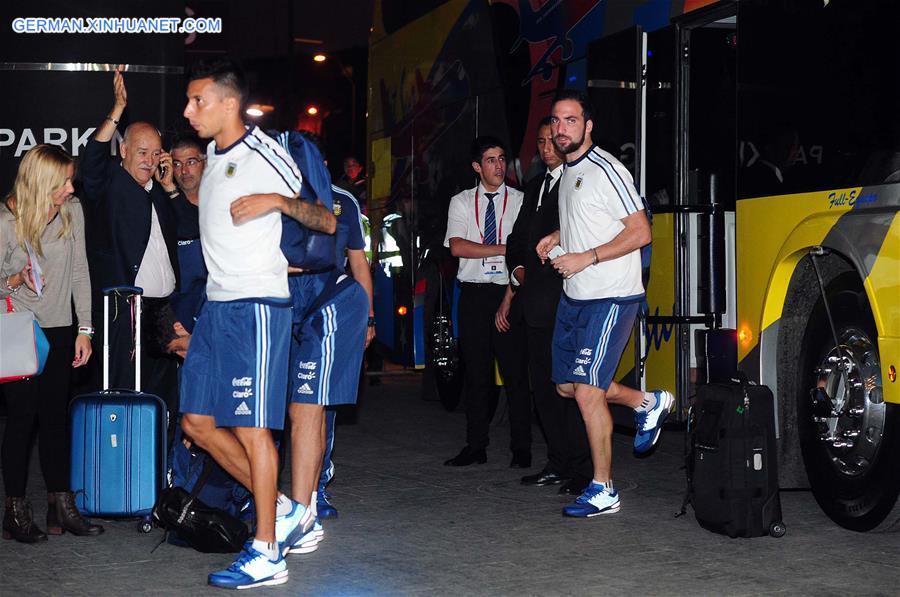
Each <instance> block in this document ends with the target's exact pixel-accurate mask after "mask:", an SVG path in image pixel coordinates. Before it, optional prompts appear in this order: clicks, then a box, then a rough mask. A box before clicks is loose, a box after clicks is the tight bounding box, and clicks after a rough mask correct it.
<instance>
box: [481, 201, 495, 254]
mask: <svg viewBox="0 0 900 597" xmlns="http://www.w3.org/2000/svg"><path fill="white" fill-rule="evenodd" d="M484 196H485V197H486V198H487V200H488V204H487V208H486V210H485V213H484V244H486V245H496V244H497V213H496V212H495V211H494V197H496V196H497V193H485V194H484Z"/></svg>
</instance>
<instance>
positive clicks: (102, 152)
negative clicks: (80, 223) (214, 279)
mask: <svg viewBox="0 0 900 597" xmlns="http://www.w3.org/2000/svg"><path fill="white" fill-rule="evenodd" d="M81 174H82V181H83V183H84V193H83V197H82V202H83V204H84V207H85V231H86V240H87V254H88V264H89V266H90V270H91V285H92V286H93V288H94V291H95V292H99V290H100V289H102V288H105V287H108V286H122V285H127V286H133V285H134V280H135V278H136V277H137V273H138V269H139V268H140V267H141V261H142V260H143V258H144V252H145V251H146V250H147V242H148V241H149V240H150V222H151V212H150V206H151V205H153V206H154V207H155V208H156V215H157V217H158V218H159V226H160V228H161V229H162V234H163V238H164V239H165V242H166V249H167V251H168V253H169V261H170V262H171V263H172V268H173V269H174V270H175V286H176V288H177V287H178V279H179V271H178V253H177V251H178V227H177V222H176V216H175V210H174V208H173V206H172V199H170V198H169V196H168V195H167V194H166V192H165V191H163V189H162V186H161V185H160V184H159V183H157V182H155V181H154V183H153V188H152V189H150V192H149V193H148V192H147V191H145V190H144V188H143V187H142V186H141V185H140V184H138V182H137V181H136V180H134V178H132V177H131V175H130V174H129V173H128V172H126V171H125V169H124V168H122V166H121V164H120V163H119V161H118V160H115V159H111V158H110V156H109V144H108V143H100V142H98V141H96V140H94V139H91V140H89V141H88V143H87V145H86V146H85V148H84V154H83V155H82V158H81Z"/></svg>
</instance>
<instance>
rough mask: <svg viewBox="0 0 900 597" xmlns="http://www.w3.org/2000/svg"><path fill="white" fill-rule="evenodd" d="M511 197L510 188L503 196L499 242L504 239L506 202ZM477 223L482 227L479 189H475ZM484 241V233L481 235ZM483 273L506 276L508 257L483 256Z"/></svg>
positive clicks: (498, 230) (498, 231)
mask: <svg viewBox="0 0 900 597" xmlns="http://www.w3.org/2000/svg"><path fill="white" fill-rule="evenodd" d="M508 199H509V189H506V193H505V194H504V196H503V211H502V212H500V219H499V221H498V224H499V226H498V229H497V242H498V243H499V242H500V241H501V240H502V239H503V216H504V215H506V202H507V200H508ZM475 224H476V226H478V227H479V230H480V229H481V223H480V222H479V221H478V189H477V188H476V189H475ZM481 239H482V241H484V234H482V236H481ZM481 273H482V274H483V275H485V276H505V275H506V257H505V256H503V255H494V256H492V257H483V258H482V259H481Z"/></svg>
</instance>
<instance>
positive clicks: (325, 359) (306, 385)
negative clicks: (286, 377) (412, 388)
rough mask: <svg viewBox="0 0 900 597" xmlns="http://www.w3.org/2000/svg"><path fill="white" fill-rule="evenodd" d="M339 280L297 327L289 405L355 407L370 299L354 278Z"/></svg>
mask: <svg viewBox="0 0 900 597" xmlns="http://www.w3.org/2000/svg"><path fill="white" fill-rule="evenodd" d="M340 280H341V281H339V282H337V284H335V283H334V281H331V282H329V285H328V287H326V288H325V289H324V291H323V292H324V293H325V295H324V296H322V297H320V299H319V300H318V301H317V302H318V305H316V306H315V307H314V309H313V310H312V311H311V312H310V313H309V314H308V315H307V316H306V317H305V318H304V320H303V321H302V322H301V323H300V324H297V325H295V326H294V334H293V338H292V340H291V368H290V375H291V382H290V387H291V402H296V403H299V404H320V405H322V406H333V405H338V404H356V393H357V391H358V389H359V372H360V366H361V365H362V356H363V351H364V350H365V345H366V322H367V320H368V313H369V298H368V296H367V295H366V291H365V290H364V289H363V287H362V286H360V285H359V284H358V283H357V282H355V281H354V280H353V279H352V278H348V277H347V276H346V275H344V276H342V278H340ZM323 299H324V300H323Z"/></svg>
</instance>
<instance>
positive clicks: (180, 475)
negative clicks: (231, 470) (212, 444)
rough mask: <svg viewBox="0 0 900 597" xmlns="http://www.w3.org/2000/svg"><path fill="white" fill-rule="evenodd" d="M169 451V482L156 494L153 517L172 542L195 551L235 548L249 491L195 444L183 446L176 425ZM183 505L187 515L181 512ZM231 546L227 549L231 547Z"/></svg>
mask: <svg viewBox="0 0 900 597" xmlns="http://www.w3.org/2000/svg"><path fill="white" fill-rule="evenodd" d="M175 429H176V431H175V436H174V438H173V441H172V447H171V449H170V451H169V476H170V479H169V487H167V488H166V489H164V490H163V491H162V493H161V494H160V497H159V500H158V501H157V504H156V506H154V509H153V517H154V519H156V521H157V522H158V523H159V525H160V526H162V527H165V528H166V529H167V530H168V531H169V532H168V536H167V537H166V540H167V541H168V542H169V543H171V544H172V545H178V546H181V547H193V548H194V549H196V550H198V551H201V552H212V553H224V552H232V551H234V552H237V551H240V549H241V547H242V546H243V543H244V541H245V540H246V537H247V535H246V534H243V535H242V533H241V527H243V528H245V529H246V528H247V526H248V525H249V524H251V523H252V522H253V520H254V518H255V510H254V507H253V496H252V495H251V493H250V492H249V491H248V490H247V489H246V488H245V487H244V486H243V485H241V484H240V483H238V482H237V481H235V479H234V478H233V477H232V476H231V475H229V474H228V473H226V472H225V470H224V469H222V467H220V466H219V465H218V464H217V463H216V462H215V461H214V460H213V459H212V457H211V456H210V455H209V454H207V453H206V452H205V451H203V450H201V449H200V448H199V447H197V446H196V445H190V446H188V445H186V444H185V442H184V441H183V439H184V435H183V433H182V430H181V425H176V427H175ZM188 506H193V507H192V508H189V510H190V517H187V516H186V515H185V513H186V510H185V508H186V507H188ZM232 548H233V549H232Z"/></svg>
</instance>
